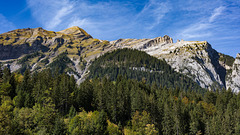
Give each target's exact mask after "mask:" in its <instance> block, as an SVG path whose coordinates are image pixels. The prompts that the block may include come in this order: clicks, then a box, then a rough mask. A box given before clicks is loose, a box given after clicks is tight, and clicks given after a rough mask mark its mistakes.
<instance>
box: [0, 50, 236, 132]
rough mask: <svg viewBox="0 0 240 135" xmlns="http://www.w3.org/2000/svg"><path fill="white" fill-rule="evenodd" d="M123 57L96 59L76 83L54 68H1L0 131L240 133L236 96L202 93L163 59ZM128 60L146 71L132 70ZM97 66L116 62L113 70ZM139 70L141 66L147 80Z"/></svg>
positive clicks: (109, 56)
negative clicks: (78, 82) (83, 79)
mask: <svg viewBox="0 0 240 135" xmlns="http://www.w3.org/2000/svg"><path fill="white" fill-rule="evenodd" d="M124 52H125V53H123V52H121V51H119V50H117V51H114V52H112V53H109V54H106V55H103V56H101V57H100V58H99V59H96V60H95V61H94V62H93V65H92V67H90V75H89V78H88V79H86V80H85V81H84V82H83V83H81V84H80V85H79V86H78V85H77V84H76V81H75V79H74V77H73V76H69V75H67V74H65V73H59V72H57V71H55V72H54V71H52V70H51V69H47V70H44V71H41V72H34V73H31V72H30V70H29V69H27V70H26V71H25V72H24V73H23V74H20V73H11V71H10V70H9V69H8V68H4V69H3V70H2V68H0V69H1V70H0V95H1V97H0V134H1V135H8V134H11V135H19V134H20V135H32V134H36V135H47V134H49V135H50V134H51V135H52V134H53V135H66V134H68V135H84V134H96V135H103V134H109V135H112V134H113V135H115V134H116V135H118V134H119V135H121V134H125V135H155V134H164V135H171V134H179V135H182V134H189V135H196V134H198V135H200V134H210V135H212V134H224V135H225V134H236V135H237V134H240V94H235V93H232V92H231V90H225V89H221V90H216V91H215V92H212V91H206V90H204V89H201V88H199V87H197V86H196V84H195V83H194V82H192V81H191V80H189V78H187V77H185V76H183V75H181V74H177V73H175V72H174V71H173V70H172V69H170V67H168V66H167V64H166V63H165V62H164V61H158V60H155V59H151V58H148V56H147V55H145V54H142V52H134V51H133V52H132V51H129V50H124ZM127 52H131V55H129V53H127ZM120 54H121V55H120ZM132 55H133V56H135V55H138V57H135V61H136V63H141V64H143V66H142V65H132V64H133V62H131V60H132V59H133V58H130V57H132ZM113 56H116V57H113ZM128 56H129V57H128ZM106 58H107V59H106ZM126 58H129V61H128V62H129V63H127V61H126ZM101 59H103V60H101ZM117 59H118V60H117ZM138 59H140V60H138ZM149 59H151V60H149ZM98 61H99V63H98V64H95V65H94V63H97V62H98ZM100 61H101V62H103V63H104V62H109V63H110V64H112V63H111V62H112V61H114V63H115V65H113V64H112V65H113V66H112V67H113V68H114V72H113V70H112V69H110V66H108V65H107V66H104V65H103V64H101V63H100ZM137 61H139V62H137ZM146 62H149V63H146ZM152 63H156V64H155V65H152ZM144 64H145V66H144ZM97 65H100V66H101V67H102V68H95V67H97ZM105 65H106V64H105ZM139 67H145V68H144V72H143V73H142V74H146V75H142V76H144V78H143V77H142V76H141V75H140V73H141V72H140V71H139V70H138V68H139ZM97 69H98V70H101V72H100V71H99V72H93V71H96V70H97ZM106 69H107V70H106ZM129 69H131V71H133V72H131V71H130V70H129ZM133 69H134V70H133ZM115 71H116V72H117V73H115ZM119 72H120V73H119ZM122 72H123V73H122ZM130 72H131V73H130ZM154 72H155V73H156V74H155V75H153V73H154ZM97 73H99V74H97ZM109 73H113V75H114V76H115V77H112V76H113V75H112V74H109ZM102 74H105V75H102ZM129 74H131V75H129ZM165 74H169V75H168V76H167V75H165ZM138 76H141V78H137V77H138ZM149 79H151V81H149ZM177 80H178V81H177ZM181 83H184V84H181Z"/></svg>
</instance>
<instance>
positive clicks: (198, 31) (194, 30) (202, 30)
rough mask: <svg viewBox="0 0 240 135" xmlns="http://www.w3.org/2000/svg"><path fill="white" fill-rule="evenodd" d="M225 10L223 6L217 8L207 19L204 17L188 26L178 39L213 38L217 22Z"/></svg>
mask: <svg viewBox="0 0 240 135" xmlns="http://www.w3.org/2000/svg"><path fill="white" fill-rule="evenodd" d="M224 10H225V7H223V6H220V7H218V8H215V9H214V10H213V12H212V13H211V15H210V16H209V17H207V19H206V17H202V18H200V19H199V20H198V22H196V23H193V24H191V25H189V26H187V27H186V28H185V29H183V30H182V31H181V32H180V33H179V34H178V37H181V38H183V39H187V40H189V39H196V38H206V37H210V36H213V33H214V29H215V28H217V25H216V24H215V21H216V19H217V17H219V16H220V15H221V14H222V13H223V11H224Z"/></svg>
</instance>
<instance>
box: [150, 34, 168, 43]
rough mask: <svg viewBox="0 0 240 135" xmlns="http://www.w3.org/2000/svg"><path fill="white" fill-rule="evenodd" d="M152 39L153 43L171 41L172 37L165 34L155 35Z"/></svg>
mask: <svg viewBox="0 0 240 135" xmlns="http://www.w3.org/2000/svg"><path fill="white" fill-rule="evenodd" d="M154 41H155V43H173V39H172V38H171V37H169V36H168V35H165V36H163V37H157V38H155V39H154Z"/></svg>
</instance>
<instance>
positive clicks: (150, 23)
mask: <svg viewBox="0 0 240 135" xmlns="http://www.w3.org/2000/svg"><path fill="white" fill-rule="evenodd" d="M27 4H28V7H29V8H30V10H31V12H32V16H33V17H34V18H35V19H36V20H37V21H38V22H39V23H40V24H42V25H43V27H44V28H45V29H48V30H54V31H58V30H61V29H66V28H68V27H71V26H79V27H82V28H84V29H85V30H86V31H88V32H90V33H91V34H92V35H93V36H95V35H96V36H97V38H103V39H108V40H112V39H117V38H119V37H121V38H129V37H132V38H133V37H142V36H143V35H146V33H147V31H150V30H152V28H154V27H156V26H158V25H160V24H161V22H162V21H163V19H164V17H165V15H166V14H167V13H168V12H169V10H170V8H169V7H170V6H169V3H168V2H159V1H158V0H149V1H147V2H146V4H144V5H143V6H142V8H140V9H141V10H139V9H136V8H137V7H136V6H135V4H136V2H124V1H123V2H121V1H107V2H104V1H100V2H90V1H88V0H87V1H86V0H79V1H72V0H58V1H55V0H27ZM137 31H142V32H141V33H140V32H137ZM148 35H150V34H148Z"/></svg>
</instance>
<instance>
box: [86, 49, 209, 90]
mask: <svg viewBox="0 0 240 135" xmlns="http://www.w3.org/2000/svg"><path fill="white" fill-rule="evenodd" d="M89 71H90V73H89V77H90V78H95V77H97V78H98V77H100V78H102V77H104V76H106V77H107V78H109V79H110V80H112V81H116V79H117V76H118V75H123V76H126V77H127V78H130V79H136V80H138V81H143V82H146V83H147V84H153V83H156V84H157V85H158V86H161V87H165V86H166V87H167V88H179V89H182V90H194V91H200V92H204V91H205V89H203V88H201V87H200V86H199V85H198V84H197V83H196V82H194V81H193V80H192V79H190V78H188V77H187V76H185V75H182V74H180V73H178V72H175V71H174V70H173V69H172V68H171V66H170V65H168V64H167V63H166V62H165V61H164V60H160V59H157V58H155V57H153V56H150V55H149V54H147V53H146V52H142V51H138V50H133V49H126V48H125V49H118V50H115V51H113V52H110V53H106V54H105V55H103V56H100V57H99V58H97V59H95V61H94V62H93V63H92V64H91V66H90V68H89Z"/></svg>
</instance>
